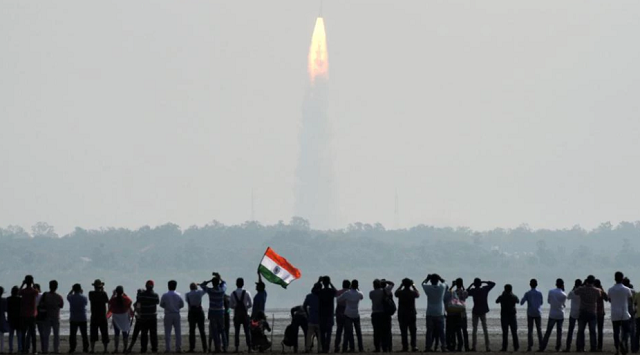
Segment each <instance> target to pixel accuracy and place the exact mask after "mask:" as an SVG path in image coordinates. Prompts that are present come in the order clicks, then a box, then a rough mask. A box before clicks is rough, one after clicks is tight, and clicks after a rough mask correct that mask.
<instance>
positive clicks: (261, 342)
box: [251, 311, 271, 352]
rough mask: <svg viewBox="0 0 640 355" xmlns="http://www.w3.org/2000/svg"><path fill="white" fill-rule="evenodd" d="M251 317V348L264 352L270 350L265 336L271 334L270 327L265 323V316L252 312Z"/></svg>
mask: <svg viewBox="0 0 640 355" xmlns="http://www.w3.org/2000/svg"><path fill="white" fill-rule="evenodd" d="M253 313H254V314H253V316H252V317H251V346H252V348H253V350H257V351H259V352H264V351H265V350H268V349H269V348H271V342H270V341H269V339H268V338H267V335H266V334H265V332H266V331H269V332H271V327H270V326H269V322H268V321H267V316H266V315H265V314H264V312H262V311H258V312H253Z"/></svg>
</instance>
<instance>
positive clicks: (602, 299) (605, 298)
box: [593, 279, 609, 351]
mask: <svg viewBox="0 0 640 355" xmlns="http://www.w3.org/2000/svg"><path fill="white" fill-rule="evenodd" d="M593 286H595V288H597V289H599V290H600V291H601V293H600V294H601V295H602V296H601V297H599V298H598V325H597V329H598V350H599V351H602V346H603V341H604V317H605V315H606V314H605V312H604V303H605V302H609V297H608V296H607V293H606V292H605V291H604V288H603V287H602V283H601V282H600V280H598V279H596V280H595V281H594V282H593Z"/></svg>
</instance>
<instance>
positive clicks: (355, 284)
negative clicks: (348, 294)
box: [351, 279, 360, 290]
mask: <svg viewBox="0 0 640 355" xmlns="http://www.w3.org/2000/svg"><path fill="white" fill-rule="evenodd" d="M359 288H360V284H359V283H358V280H355V279H354V280H351V289H352V290H357V289H359Z"/></svg>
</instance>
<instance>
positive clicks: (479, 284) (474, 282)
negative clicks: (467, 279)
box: [473, 277, 482, 287]
mask: <svg viewBox="0 0 640 355" xmlns="http://www.w3.org/2000/svg"><path fill="white" fill-rule="evenodd" d="M473 286H475V287H480V286H482V280H480V278H479V277H476V278H475V279H474V280H473Z"/></svg>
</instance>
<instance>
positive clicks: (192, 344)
mask: <svg viewBox="0 0 640 355" xmlns="http://www.w3.org/2000/svg"><path fill="white" fill-rule="evenodd" d="M187 321H188V322H189V352H190V353H192V352H194V351H195V350H196V320H195V317H194V315H193V313H192V311H191V310H189V316H188V317H187ZM201 335H202V334H201Z"/></svg>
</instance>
